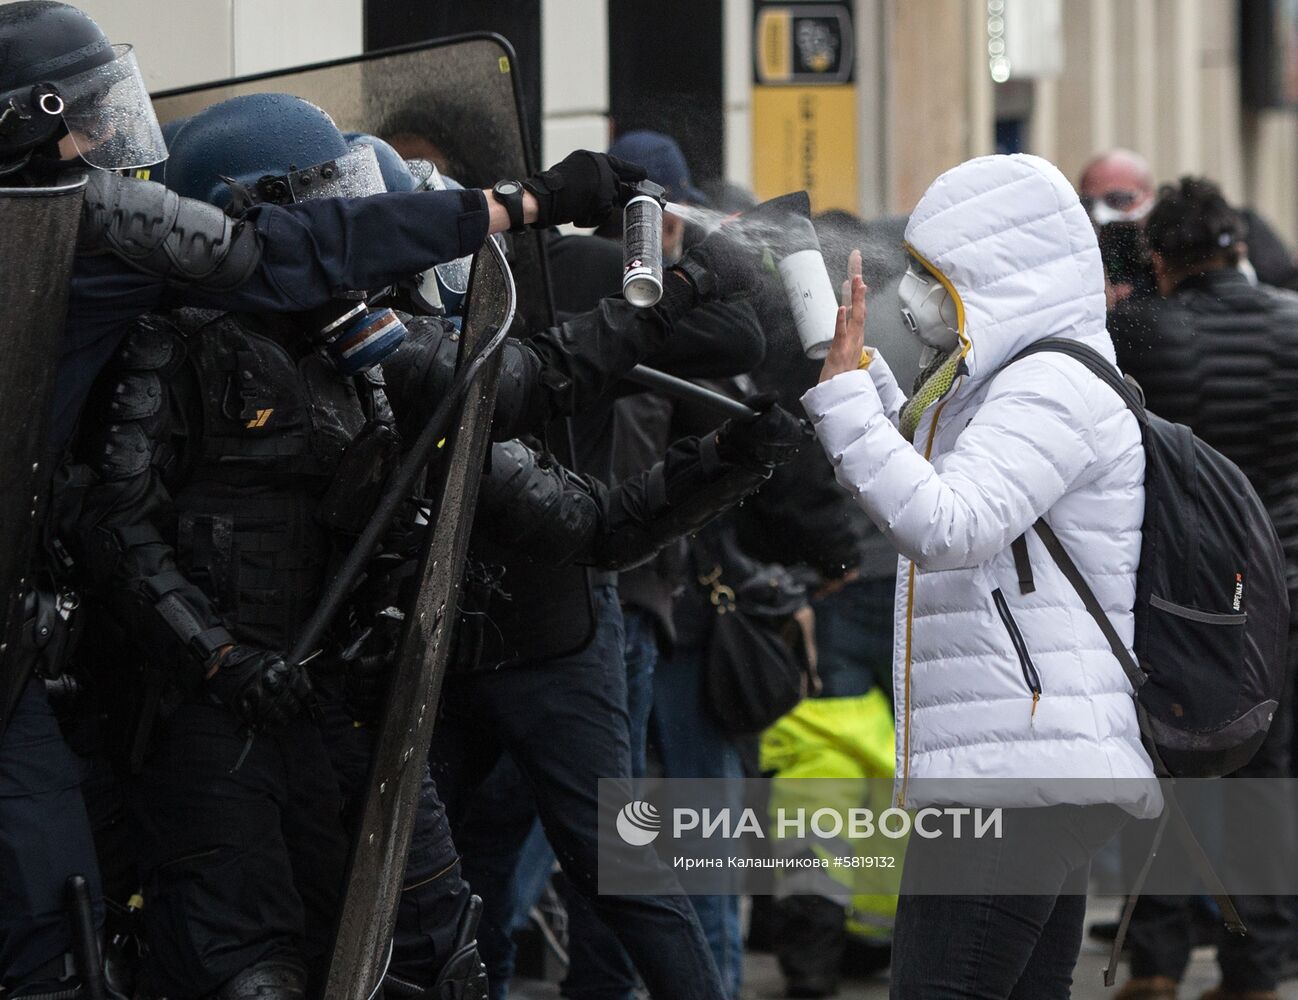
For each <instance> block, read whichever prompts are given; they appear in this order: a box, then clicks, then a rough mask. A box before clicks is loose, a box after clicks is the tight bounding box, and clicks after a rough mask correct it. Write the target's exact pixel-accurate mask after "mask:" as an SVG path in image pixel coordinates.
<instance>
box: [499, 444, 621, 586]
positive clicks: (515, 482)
mask: <svg viewBox="0 0 1298 1000" xmlns="http://www.w3.org/2000/svg"><path fill="white" fill-rule="evenodd" d="M601 506H602V505H601V497H600V488H599V486H598V485H597V484H594V483H591V482H589V481H588V480H585V479H582V478H581V477H580V476H578V475H577V474H576V473H574V472H572V471H571V470H569V469H567V468H564V467H563V466H562V465H559V464H558V463H557V462H555V461H553V460H552V459H548V458H546V457H545V456H542V455H539V454H537V452H535V451H533V450H532V449H531V448H529V447H527V445H525V444H523V443H522V442H521V441H505V442H502V443H500V444H496V445H493V446H492V449H491V468H490V469H489V471H488V472H487V474H486V475H484V476H483V477H482V485H481V487H480V489H479V492H478V512H477V520H476V521H475V523H474V531H475V532H476V533H478V534H479V536H480V537H482V538H483V540H485V541H488V542H490V544H491V545H493V546H495V547H498V548H502V549H507V550H510V551H513V552H517V553H519V554H520V555H523V556H526V557H527V558H528V559H530V560H532V561H533V562H550V563H554V564H557V565H558V564H564V563H569V562H574V561H584V559H583V558H582V557H583V556H584V555H585V554H586V553H587V552H588V551H589V549H590V545H591V543H592V541H593V540H594V539H595V537H596V535H597V534H598V532H599V527H600V521H601V517H600V508H601Z"/></svg>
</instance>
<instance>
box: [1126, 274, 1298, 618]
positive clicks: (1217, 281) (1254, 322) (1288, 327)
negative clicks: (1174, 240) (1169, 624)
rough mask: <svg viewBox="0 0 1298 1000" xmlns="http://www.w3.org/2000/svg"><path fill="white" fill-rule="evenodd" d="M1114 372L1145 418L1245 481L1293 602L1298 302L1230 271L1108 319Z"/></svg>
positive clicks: (1297, 515) (1297, 573) (1297, 570)
mask: <svg viewBox="0 0 1298 1000" xmlns="http://www.w3.org/2000/svg"><path fill="white" fill-rule="evenodd" d="M1109 330H1110V333H1112V335H1113V341H1114V346H1115V347H1116V349H1117V352H1118V364H1119V366H1120V367H1121V368H1122V370H1123V371H1124V372H1126V373H1128V374H1129V375H1132V376H1133V377H1134V378H1135V379H1136V380H1137V381H1138V382H1139V383H1140V385H1141V387H1142V388H1143V389H1144V390H1145V400H1146V403H1147V404H1148V406H1149V408H1150V409H1151V410H1153V411H1154V412H1155V413H1157V414H1159V415H1160V416H1162V417H1164V418H1166V419H1168V420H1172V421H1175V422H1177V423H1182V424H1186V425H1188V426H1189V427H1190V428H1191V429H1193V430H1194V432H1195V433H1196V434H1197V435H1199V437H1201V438H1202V439H1203V440H1204V441H1206V442H1207V443H1208V444H1210V445H1212V446H1213V447H1214V448H1216V449H1217V450H1218V451H1220V452H1221V453H1222V454H1223V455H1225V456H1226V457H1227V458H1229V459H1230V460H1231V461H1233V462H1234V463H1235V464H1236V465H1238V466H1239V467H1240V469H1241V470H1243V472H1244V474H1245V475H1246V476H1248V478H1249V480H1250V482H1252V483H1253V486H1254V488H1255V489H1256V490H1257V491H1258V494H1259V496H1261V498H1262V501H1263V503H1265V504H1266V508H1267V510H1268V512H1269V513H1270V514H1271V519H1272V521H1273V522H1274V523H1275V526H1276V530H1277V531H1278V532H1279V535H1280V541H1281V543H1282V544H1283V546H1284V550H1285V555H1286V559H1287V562H1288V570H1289V592H1290V593H1291V594H1296V593H1298V296H1294V295H1292V294H1290V293H1287V292H1281V291H1278V290H1276V289H1273V288H1268V287H1266V286H1254V285H1250V284H1249V283H1248V280H1247V279H1246V278H1245V277H1244V276H1243V275H1242V274H1240V273H1239V272H1238V271H1235V270H1233V269H1228V270H1216V271H1210V272H1208V273H1206V274H1202V275H1198V276H1196V277H1193V278H1190V279H1188V280H1187V281H1185V282H1183V283H1182V284H1181V285H1180V286H1178V287H1177V289H1176V291H1175V292H1173V293H1172V295H1171V297H1170V298H1167V299H1162V298H1154V299H1144V300H1140V301H1138V302H1134V303H1130V304H1128V303H1122V304H1121V305H1119V307H1118V309H1117V310H1116V311H1115V312H1114V313H1113V314H1112V315H1111V316H1110V318H1109Z"/></svg>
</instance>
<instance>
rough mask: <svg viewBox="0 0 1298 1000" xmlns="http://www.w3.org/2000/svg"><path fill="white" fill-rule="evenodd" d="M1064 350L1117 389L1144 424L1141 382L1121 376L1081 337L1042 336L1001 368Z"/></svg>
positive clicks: (1124, 401) (1146, 419)
mask: <svg viewBox="0 0 1298 1000" xmlns="http://www.w3.org/2000/svg"><path fill="white" fill-rule="evenodd" d="M1044 353H1051V354H1063V355H1066V356H1067V357H1070V358H1072V359H1073V360H1074V361H1076V362H1078V363H1079V364H1081V365H1083V366H1085V367H1086V368H1087V369H1088V370H1089V371H1090V372H1091V374H1093V375H1094V376H1095V377H1096V378H1098V379H1099V380H1100V381H1101V382H1103V383H1104V384H1105V385H1107V386H1108V387H1109V388H1110V389H1112V390H1113V391H1114V392H1116V393H1117V394H1118V395H1119V396H1120V397H1121V398H1122V401H1123V403H1125V404H1126V406H1127V409H1129V410H1130V411H1131V412H1132V414H1133V415H1134V416H1135V418H1136V419H1137V420H1138V421H1140V424H1141V426H1144V425H1145V424H1146V423H1147V422H1148V420H1149V418H1148V416H1147V415H1146V413H1145V396H1144V392H1143V391H1142V390H1141V388H1140V386H1139V385H1138V384H1137V383H1136V382H1135V381H1134V380H1133V379H1130V378H1127V377H1126V376H1124V375H1123V374H1122V373H1121V372H1120V371H1118V369H1117V368H1116V367H1115V366H1114V365H1113V364H1111V363H1110V362H1109V360H1108V359H1107V358H1105V356H1104V355H1103V354H1101V353H1100V352H1099V351H1097V350H1096V349H1095V348H1093V347H1088V346H1087V345H1086V344H1083V343H1082V342H1081V341H1080V340H1068V339H1066V338H1064V337H1045V338H1043V339H1042V340H1038V341H1036V342H1035V343H1032V344H1029V345H1028V346H1027V347H1025V348H1023V350H1021V351H1019V353H1018V354H1016V355H1014V357H1012V358H1010V359H1009V361H1007V362H1005V364H1004V365H1003V366H1002V368H1008V367H1009V366H1010V365H1012V364H1014V362H1016V361H1021V360H1022V359H1023V358H1026V357H1029V356H1030V355H1033V354H1044Z"/></svg>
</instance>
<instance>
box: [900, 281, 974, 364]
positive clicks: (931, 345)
mask: <svg viewBox="0 0 1298 1000" xmlns="http://www.w3.org/2000/svg"><path fill="white" fill-rule="evenodd" d="M897 297H898V298H899V299H900V300H901V318H902V322H904V323H905V324H906V329H908V330H909V331H910V332H911V333H912V334H914V335H915V336H916V337H918V338H919V341H920V343H922V344H923V345H924V349H923V351H922V352H921V355H920V366H921V367H923V366H925V365H927V364H928V363H929V362H930V361H932V360H933V358H935V357H938V356H942V357H945V356H946V355H948V354H950V353H951V352H952V351H954V350H955V348H956V345H957V344H958V343H959V342H960V334H959V320H958V318H957V315H956V308H955V300H954V299H953V298H952V297H951V293H950V292H949V291H947V289H946V286H945V285H943V284H942V282H940V281H938V280H937V278H936V277H934V276H933V274H932V273H931V272H930V271H929V270H928V268H926V267H924V265H923V264H921V263H919V262H918V261H916V260H915V259H914V258H910V259H909V260H908V262H907V266H906V273H905V274H904V275H902V278H901V284H900V285H899V286H898V288H897Z"/></svg>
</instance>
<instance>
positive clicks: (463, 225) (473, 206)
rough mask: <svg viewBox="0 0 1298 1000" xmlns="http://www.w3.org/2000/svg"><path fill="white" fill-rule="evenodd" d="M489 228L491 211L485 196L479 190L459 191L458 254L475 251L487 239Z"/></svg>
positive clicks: (467, 253)
mask: <svg viewBox="0 0 1298 1000" xmlns="http://www.w3.org/2000/svg"><path fill="white" fill-rule="evenodd" d="M490 228H491V212H490V211H489V210H488V209H487V196H486V195H485V194H483V193H482V192H481V191H477V190H466V191H461V192H460V256H461V257H467V256H468V255H469V254H473V253H477V252H478V250H479V249H480V248H481V247H482V244H483V243H485V242H486V241H487V236H488V235H489V230H490Z"/></svg>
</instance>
